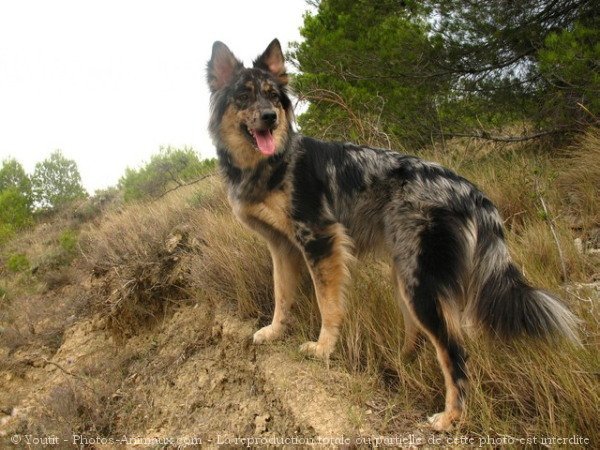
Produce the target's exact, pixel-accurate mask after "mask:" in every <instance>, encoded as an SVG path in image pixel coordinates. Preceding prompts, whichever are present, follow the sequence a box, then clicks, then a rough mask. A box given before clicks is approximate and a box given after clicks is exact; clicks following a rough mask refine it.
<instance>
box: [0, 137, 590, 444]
mask: <svg viewBox="0 0 600 450" xmlns="http://www.w3.org/2000/svg"><path fill="white" fill-rule="evenodd" d="M420 153H421V156H423V157H426V158H428V159H433V160H436V161H439V162H441V163H443V164H445V165H447V166H449V167H451V168H453V169H455V170H456V171H458V172H459V173H460V174H462V175H464V176H466V177H467V178H469V179H471V180H473V181H474V182H475V183H476V184H477V185H479V186H480V187H481V188H482V189H483V190H484V191H485V192H487V193H488V194H489V196H490V197H491V198H492V199H493V201H494V202H495V203H496V204H497V205H498V207H499V208H500V210H501V213H502V215H503V217H504V218H505V224H506V227H507V230H508V239H509V242H510V248H511V251H512V254H513V256H514V257H515V259H516V261H517V262H518V265H519V267H520V268H521V269H522V270H523V272H524V273H525V274H526V275H527V277H528V278H529V279H531V281H533V282H534V283H535V284H537V285H540V286H544V287H546V288H548V289H551V290H553V291H555V292H557V293H559V294H560V295H561V296H562V297H563V298H564V299H565V301H566V302H567V303H568V304H569V305H570V307H571V308H572V309H573V310H574V311H575V312H576V314H577V315H578V317H579V318H580V319H581V321H582V322H581V336H582V341H583V346H582V347H581V348H575V347H572V346H570V345H568V344H566V343H557V344H556V343H555V344H552V345H549V344H541V343H538V342H530V341H524V342H517V343H511V344H506V343H502V342H498V341H493V340H492V341H488V340H484V339H481V338H479V337H477V338H475V339H472V340H470V341H469V342H468V351H469V355H470V358H469V362H468V367H469V371H470V376H471V380H472V384H471V390H470V392H469V395H468V405H467V411H468V412H467V414H466V416H465V417H464V420H463V421H461V422H460V423H459V424H458V425H457V427H456V429H455V431H454V432H453V434H450V435H440V436H443V438H444V439H447V438H460V437H465V436H466V437H469V438H472V439H475V442H476V443H479V442H480V441H479V439H486V438H487V437H490V438H493V439H507V437H518V438H522V437H524V438H530V439H533V438H534V437H536V438H537V439H541V438H550V437H571V436H580V437H583V438H587V439H589V441H588V442H590V444H589V445H588V447H590V448H591V447H594V445H593V443H596V444H597V443H598V442H600V435H599V430H600V421H599V419H598V415H597V405H598V404H600V382H599V379H598V374H599V373H600V352H599V350H598V348H599V347H598V344H599V336H600V334H599V332H600V329H599V325H598V324H599V322H600V321H599V319H600V307H599V303H598V301H599V292H600V284H599V281H600V280H599V277H600V255H599V247H600V229H599V226H598V224H599V223H600V210H599V203H598V199H599V198H600V196H599V195H598V194H599V192H600V130H598V129H590V130H589V131H588V132H587V134H585V135H584V136H583V137H582V138H581V139H580V140H579V141H577V142H576V143H574V144H572V145H571V146H570V147H569V148H568V149H565V150H564V151H563V152H561V151H556V152H554V153H552V154H550V153H548V152H547V151H541V150H540V148H538V147H537V146H536V145H533V144H531V143H517V144H511V145H506V144H502V145H501V144H498V143H488V144H481V142H480V141H475V140H471V139H455V140H449V141H447V142H446V143H445V147H444V148H442V147H441V146H439V145H438V146H435V147H429V148H426V149H424V150H423V151H422V152H420ZM223 189H224V188H223V185H222V182H221V180H220V179H219V177H218V175H217V174H216V173H215V175H212V176H209V177H207V178H205V179H203V180H202V181H200V182H198V183H195V184H193V185H190V186H184V187H181V188H179V189H176V190H174V191H172V192H170V193H168V194H166V195H164V196H162V197H161V198H160V199H158V200H149V201H143V202H139V203H136V202H128V203H124V202H123V200H122V199H121V197H120V196H119V195H118V193H116V192H113V193H111V194H110V195H108V194H105V195H104V196H100V197H92V198H90V199H89V200H87V201H84V202H83V203H79V204H77V205H75V206H72V207H70V208H67V209H63V210H61V212H59V213H55V214H54V215H52V216H50V217H46V218H45V219H44V221H43V222H41V223H38V224H37V225H36V226H35V227H32V228H28V229H26V230H25V231H23V232H20V233H19V234H18V235H16V237H14V238H13V239H12V240H10V241H9V242H7V243H6V244H4V246H3V247H2V250H1V252H2V269H1V270H2V272H1V280H0V286H1V287H0V289H1V291H0V301H1V303H0V327H1V328H0V411H1V412H0V414H2V416H1V417H0V434H1V435H2V436H3V437H2V439H7V440H8V439H9V438H10V437H11V436H12V435H14V434H19V435H22V436H25V435H32V436H50V435H52V436H59V437H60V438H61V439H67V440H68V441H69V442H72V440H73V439H75V438H76V439H88V443H89V442H91V441H89V440H90V439H95V438H97V437H104V438H110V437H113V438H116V437H122V436H123V435H125V436H128V437H131V438H134V437H139V438H166V437H180V438H182V437H196V438H199V439H202V440H203V442H204V443H206V442H213V443H217V442H218V441H219V439H221V441H223V440H226V439H233V438H235V437H241V436H247V437H248V436H254V437H257V438H272V439H274V438H276V437H293V436H296V437H303V438H306V439H309V438H313V439H316V438H317V437H318V436H346V437H353V436H397V437H398V436H405V437H406V436H409V435H410V436H412V437H413V438H414V439H416V440H418V441H417V442H420V443H426V442H427V441H428V439H435V438H436V436H435V435H432V434H431V432H430V431H429V429H428V428H427V427H426V426H425V425H424V424H423V422H424V419H425V417H426V416H427V414H429V413H431V412H432V411H437V410H439V409H440V408H441V407H442V404H443V386H444V383H443V380H442V376H441V373H440V371H439V368H438V365H437V363H436V360H435V355H434V353H433V350H432V349H431V348H430V346H429V345H425V348H424V351H423V352H422V354H421V355H420V356H419V357H418V358H417V359H416V360H414V361H402V359H401V357H400V347H401V342H402V334H403V331H402V318H401V313H400V311H399V308H398V305H397V304H395V303H394V301H393V295H392V292H391V284H390V283H389V282H388V277H389V268H388V267H386V266H385V265H384V264H382V263H379V262H375V261H361V262H360V263H358V264H356V265H355V266H354V267H353V268H352V272H353V281H352V284H351V286H350V289H349V296H348V314H347V320H346V322H345V325H344V330H343V336H342V338H341V341H340V344H339V345H338V348H337V351H336V353H335V357H334V358H333V360H332V361H331V364H330V367H329V368H327V367H325V366H324V364H323V363H321V362H318V361H312V360H308V359H303V358H302V357H301V356H300V354H299V352H298V351H297V348H298V345H299V344H300V343H301V342H303V341H305V340H307V339H308V338H314V336H315V335H316V334H317V333H318V327H319V317H318V308H317V306H316V302H315V299H314V294H313V292H312V288H311V285H310V280H309V279H308V277H307V278H306V279H305V282H304V283H303V285H302V288H301V291H300V292H299V295H298V299H297V300H298V301H297V305H296V307H295V314H294V315H295V317H296V323H295V326H294V327H293V332H292V334H291V335H290V336H289V338H288V339H287V340H285V341H284V342H281V343H277V344H273V345H269V346H265V347H255V346H253V345H252V344H251V336H252V332H253V331H255V330H256V329H257V328H258V327H259V326H261V325H263V324H266V323H267V322H268V321H269V320H270V314H271V309H272V289H271V284H272V281H271V262H270V258H269V255H268V251H267V249H266V247H265V245H264V243H263V242H262V240H261V239H260V238H258V237H256V236H254V235H252V234H251V233H250V232H248V231H247V230H245V229H244V228H243V227H242V226H241V225H240V224H238V222H237V221H236V220H235V219H234V218H233V216H232V214H231V212H230V210H229V206H228V205H227V202H226V198H225V193H224V190H223ZM84 212H85V213H84ZM73 436H75V437H73ZM190 442H191V441H190ZM431 442H435V441H431ZM444 442H445V441H444ZM482 442H483V441H482ZM498 442H502V441H487V444H486V445H487V446H491V447H493V446H495V443H496V444H497V443H498ZM538 442H539V441H538ZM548 442H549V441H548ZM483 443H486V442H483ZM505 443H506V442H505Z"/></svg>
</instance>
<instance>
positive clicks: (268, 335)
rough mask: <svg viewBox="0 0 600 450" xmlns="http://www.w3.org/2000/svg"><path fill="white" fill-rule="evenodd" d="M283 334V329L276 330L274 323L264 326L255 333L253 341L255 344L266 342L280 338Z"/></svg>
mask: <svg viewBox="0 0 600 450" xmlns="http://www.w3.org/2000/svg"><path fill="white" fill-rule="evenodd" d="M282 336H283V330H281V329H279V330H276V329H275V328H273V325H267V326H266V327H262V328H261V329H260V330H258V331H257V332H256V333H254V338H253V341H254V343H255V344H262V343H264V342H269V341H274V340H276V339H280V338H281V337H282Z"/></svg>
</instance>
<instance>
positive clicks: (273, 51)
mask: <svg viewBox="0 0 600 450" xmlns="http://www.w3.org/2000/svg"><path fill="white" fill-rule="evenodd" d="M254 67H256V68H258V69H263V70H266V71H267V72H271V73H272V74H273V75H275V77H276V78H277V79H278V80H279V82H280V83H281V84H287V83H288V76H287V73H285V61H284V58H283V52H282V51H281V44H279V41H278V40H277V39H273V41H272V42H271V43H270V44H269V46H268V47H267V49H266V50H265V51H264V53H263V54H262V55H260V56H259V57H258V58H256V60H255V61H254Z"/></svg>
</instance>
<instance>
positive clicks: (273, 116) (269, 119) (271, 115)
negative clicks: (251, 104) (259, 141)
mask: <svg viewBox="0 0 600 450" xmlns="http://www.w3.org/2000/svg"><path fill="white" fill-rule="evenodd" d="M260 119H261V120H262V121H263V122H265V123H267V124H269V125H272V124H274V123H275V121H276V120H277V113H276V112H275V111H274V110H269V111H263V112H262V113H261V114H260Z"/></svg>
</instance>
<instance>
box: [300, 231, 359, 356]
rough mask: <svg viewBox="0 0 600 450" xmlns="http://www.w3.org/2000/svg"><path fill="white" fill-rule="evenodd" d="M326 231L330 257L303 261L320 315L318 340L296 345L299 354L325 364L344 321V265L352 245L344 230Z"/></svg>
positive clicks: (346, 277) (346, 262) (345, 265)
mask: <svg viewBox="0 0 600 450" xmlns="http://www.w3.org/2000/svg"><path fill="white" fill-rule="evenodd" d="M329 231H330V232H331V234H332V235H333V246H332V252H331V254H330V255H329V256H327V257H325V258H323V259H322V260H320V261H318V262H316V263H314V264H311V262H310V261H309V260H308V261H307V262H308V267H309V270H310V274H311V276H312V279H313V283H314V286H315V292H316V296H317V303H318V304H319V312H320V313H321V331H320V333H319V339H318V340H317V341H316V342H306V343H305V344H302V345H301V346H300V351H302V352H304V353H307V354H309V355H312V356H316V357H318V358H322V359H325V360H326V361H328V359H329V355H330V354H331V352H333V350H334V348H335V344H336V342H337V340H338V337H339V333H340V326H341V324H342V321H343V319H344V313H345V308H344V288H345V284H346V281H347V280H348V278H349V273H348V263H349V261H350V260H351V259H352V256H351V253H350V248H351V247H352V245H351V242H350V240H349V238H348V237H347V235H346V233H345V231H344V228H343V227H342V226H341V225H339V224H335V225H332V226H331V227H330V230H329Z"/></svg>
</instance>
